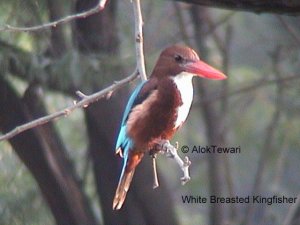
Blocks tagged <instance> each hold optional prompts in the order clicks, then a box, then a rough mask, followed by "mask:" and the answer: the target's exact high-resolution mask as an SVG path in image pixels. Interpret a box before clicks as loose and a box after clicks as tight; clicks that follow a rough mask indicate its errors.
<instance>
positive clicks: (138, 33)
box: [132, 0, 147, 81]
mask: <svg viewBox="0 0 300 225" xmlns="http://www.w3.org/2000/svg"><path fill="white" fill-rule="evenodd" d="M132 4H133V12H134V20H135V54H136V61H137V62H136V63H137V69H138V72H139V74H140V76H141V79H142V80H143V81H145V80H147V75H146V70H145V59H144V51H143V41H144V40H143V39H144V38H143V17H142V12H141V3H140V0H133V1H132Z"/></svg>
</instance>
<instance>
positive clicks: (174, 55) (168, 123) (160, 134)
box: [113, 44, 227, 210]
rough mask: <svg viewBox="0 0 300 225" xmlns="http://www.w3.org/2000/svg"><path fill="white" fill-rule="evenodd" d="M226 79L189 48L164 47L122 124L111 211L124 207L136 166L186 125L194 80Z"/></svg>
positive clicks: (139, 88)
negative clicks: (119, 162)
mask: <svg viewBox="0 0 300 225" xmlns="http://www.w3.org/2000/svg"><path fill="white" fill-rule="evenodd" d="M195 76H196V77H201V78H207V79H214V80H223V79H226V78H227V77H226V75H224V74H223V73H222V72H221V71H219V70H217V69H215V68H213V67H212V66H210V65H208V64H206V63H205V62H203V61H202V60H200V58H199V56H198V54H197V53H196V51H195V50H193V49H192V48H190V47H188V46H185V45H179V44H175V45H171V46H169V47H167V48H165V49H164V50H163V51H162V52H161V54H160V56H159V58H158V60H157V62H156V65H155V67H154V69H153V71H152V73H151V75H150V77H149V79H148V80H147V81H143V82H141V83H140V84H139V85H138V86H137V87H136V88H135V90H134V91H133V92H132V94H131V96H130V98H129V100H128V103H127V105H126V108H125V111H124V113H123V118H122V121H121V128H120V131H119V135H118V138H117V142H116V154H117V155H119V156H121V157H122V158H123V167H122V171H121V175H120V179H119V183H118V186H117V189H116V192H115V196H114V199H113V209H114V210H119V209H120V208H121V207H122V205H123V204H124V201H125V198H126V194H127V192H128V190H129V187H130V183H131V181H132V178H133V175H134V172H135V169H136V166H137V165H138V164H139V163H140V161H141V160H142V158H143V156H144V154H145V153H148V152H149V151H150V150H151V149H153V148H154V147H155V145H156V144H157V143H159V141H160V140H170V139H171V138H172V137H173V135H174V134H175V132H176V131H177V130H178V129H179V128H180V127H181V126H182V124H183V123H184V122H185V120H186V118H187V116H188V114H189V111H190V107H191V104H192V100H193V84H192V78H193V77H195Z"/></svg>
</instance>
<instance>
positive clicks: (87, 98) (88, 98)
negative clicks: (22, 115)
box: [0, 70, 138, 141]
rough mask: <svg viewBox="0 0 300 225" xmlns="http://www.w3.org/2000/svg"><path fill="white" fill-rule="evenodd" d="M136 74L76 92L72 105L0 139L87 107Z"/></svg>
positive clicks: (18, 128) (130, 79) (22, 126)
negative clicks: (88, 92) (86, 92)
mask: <svg viewBox="0 0 300 225" xmlns="http://www.w3.org/2000/svg"><path fill="white" fill-rule="evenodd" d="M137 76H138V72H137V70H135V71H134V72H133V73H132V74H131V75H129V76H128V77H126V78H124V79H123V80H120V81H116V82H115V83H114V84H112V85H110V86H109V87H107V88H105V89H103V90H101V91H99V92H96V93H94V94H91V95H84V94H82V93H81V94H79V93H78V92H77V94H78V95H79V97H80V98H81V100H80V101H78V102H74V105H71V106H69V107H66V108H64V109H62V110H60V111H57V112H55V113H52V114H50V115H48V116H44V117H41V118H38V119H36V120H33V121H31V122H29V123H26V124H24V125H21V126H18V127H16V128H14V129H13V130H11V131H10V132H8V133H6V134H4V135H2V136H0V141H3V140H7V139H10V138H12V137H14V136H16V135H17V134H20V133H22V132H24V131H26V130H29V129H31V128H34V127H37V126H40V125H42V124H45V123H48V122H50V121H52V120H54V119H58V118H61V117H63V116H68V115H69V114H70V113H72V112H73V111H74V110H75V109H78V108H85V107H87V106H88V105H89V104H91V103H93V102H96V101H98V100H99V99H101V98H103V97H105V96H107V95H111V93H112V92H114V91H115V90H117V89H119V88H121V87H123V86H124V85H125V84H127V83H129V82H131V81H133V80H134V79H135V78H136V77H137Z"/></svg>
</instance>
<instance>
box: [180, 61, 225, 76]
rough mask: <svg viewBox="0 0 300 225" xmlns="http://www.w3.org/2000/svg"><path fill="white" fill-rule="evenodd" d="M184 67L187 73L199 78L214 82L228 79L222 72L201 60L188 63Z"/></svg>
mask: <svg viewBox="0 0 300 225" xmlns="http://www.w3.org/2000/svg"><path fill="white" fill-rule="evenodd" d="M184 67H185V69H186V71H187V72H189V73H193V74H196V75H197V76H199V77H203V78H207V79H213V80H224V79H226V78H227V77H226V76H225V74H223V73H222V72H221V71H219V70H217V69H215V68H213V67H211V66H210V65H208V64H206V63H205V62H203V61H201V60H199V61H196V62H192V63H187V64H186V65H184Z"/></svg>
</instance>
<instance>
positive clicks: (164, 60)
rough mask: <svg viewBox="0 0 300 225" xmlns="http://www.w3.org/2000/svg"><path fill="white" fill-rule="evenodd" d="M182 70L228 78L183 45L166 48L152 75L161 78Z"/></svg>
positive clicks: (217, 78)
mask: <svg viewBox="0 0 300 225" xmlns="http://www.w3.org/2000/svg"><path fill="white" fill-rule="evenodd" d="M182 72H186V73H190V74H193V75H195V76H199V77H203V78H207V79H215V80H223V79H226V78H227V77H226V76H225V75H224V74H223V73H222V72H220V71H218V70H217V69H215V68H213V67H211V66H209V65H208V64H206V63H205V62H203V61H201V60H200V59H199V56H198V54H197V53H196V52H195V51H194V50H193V49H191V48H189V47H187V46H183V45H172V46H170V47H168V48H166V49H164V50H163V51H162V53H161V54H160V56H159V59H158V60H157V63H156V65H155V67H154V70H153V72H152V74H151V77H156V78H158V79H159V78H162V77H165V76H176V75H178V74H180V73H182Z"/></svg>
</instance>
